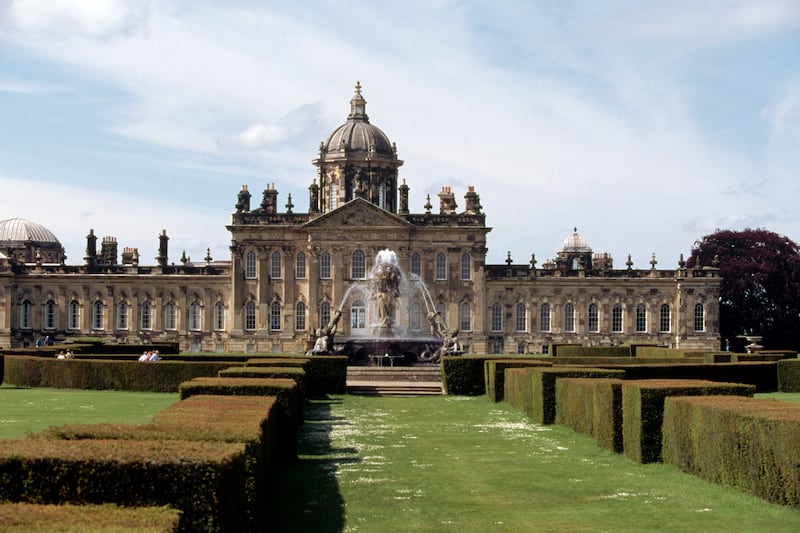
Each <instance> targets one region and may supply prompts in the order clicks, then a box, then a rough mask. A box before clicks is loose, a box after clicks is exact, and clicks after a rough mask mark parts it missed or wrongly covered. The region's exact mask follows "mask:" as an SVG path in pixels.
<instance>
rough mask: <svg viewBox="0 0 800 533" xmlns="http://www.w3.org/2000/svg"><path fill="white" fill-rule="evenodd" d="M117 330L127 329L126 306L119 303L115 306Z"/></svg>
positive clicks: (124, 303) (123, 303)
mask: <svg viewBox="0 0 800 533" xmlns="http://www.w3.org/2000/svg"><path fill="white" fill-rule="evenodd" d="M117 329H128V304H127V303H126V302H120V303H119V304H118V305H117Z"/></svg>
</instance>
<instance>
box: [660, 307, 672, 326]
mask: <svg viewBox="0 0 800 533" xmlns="http://www.w3.org/2000/svg"><path fill="white" fill-rule="evenodd" d="M659 329H660V331H661V333H669V332H670V331H671V330H672V320H671V313H670V310H669V304H661V319H660V320H659Z"/></svg>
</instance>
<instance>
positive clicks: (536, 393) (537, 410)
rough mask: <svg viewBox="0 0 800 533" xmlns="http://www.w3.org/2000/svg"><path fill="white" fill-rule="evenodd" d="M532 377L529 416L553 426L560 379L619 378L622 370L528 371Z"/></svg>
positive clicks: (558, 369)
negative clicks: (557, 385)
mask: <svg viewBox="0 0 800 533" xmlns="http://www.w3.org/2000/svg"><path fill="white" fill-rule="evenodd" d="M527 371H529V372H530V376H531V398H530V410H529V411H526V412H527V414H528V416H529V417H531V418H532V419H533V420H534V421H535V422H539V423H540V424H552V423H554V422H555V419H556V381H557V380H558V379H559V378H618V379H621V378H623V377H624V376H625V372H624V371H622V370H605V369H601V368H581V367H566V366H565V367H560V366H559V367H552V368H530V369H527Z"/></svg>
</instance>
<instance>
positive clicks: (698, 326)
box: [694, 304, 706, 331]
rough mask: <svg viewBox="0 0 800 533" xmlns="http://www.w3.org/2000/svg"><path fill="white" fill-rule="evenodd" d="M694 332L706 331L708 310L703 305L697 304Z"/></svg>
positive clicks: (695, 307)
mask: <svg viewBox="0 0 800 533" xmlns="http://www.w3.org/2000/svg"><path fill="white" fill-rule="evenodd" d="M694 330H695V331H705V330H706V310H705V308H704V307H703V304H695V306H694Z"/></svg>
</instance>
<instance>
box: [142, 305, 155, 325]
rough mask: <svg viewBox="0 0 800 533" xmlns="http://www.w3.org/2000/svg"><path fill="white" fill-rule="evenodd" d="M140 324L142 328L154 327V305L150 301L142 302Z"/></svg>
mask: <svg viewBox="0 0 800 533" xmlns="http://www.w3.org/2000/svg"><path fill="white" fill-rule="evenodd" d="M139 324H140V329H153V307H152V306H151V305H150V302H144V303H143V304H142V309H141V316H140V317H139Z"/></svg>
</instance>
